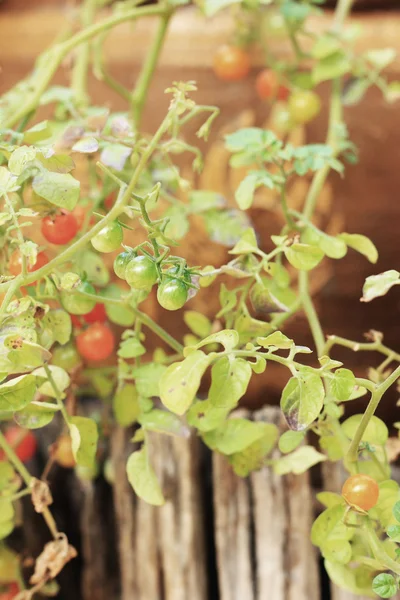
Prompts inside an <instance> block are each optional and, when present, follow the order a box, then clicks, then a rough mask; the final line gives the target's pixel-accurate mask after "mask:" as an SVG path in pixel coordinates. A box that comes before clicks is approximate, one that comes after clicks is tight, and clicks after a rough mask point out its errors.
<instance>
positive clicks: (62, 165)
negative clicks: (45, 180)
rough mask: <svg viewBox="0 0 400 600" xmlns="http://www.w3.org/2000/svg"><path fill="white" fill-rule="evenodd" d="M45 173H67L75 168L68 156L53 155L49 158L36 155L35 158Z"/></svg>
mask: <svg viewBox="0 0 400 600" xmlns="http://www.w3.org/2000/svg"><path fill="white" fill-rule="evenodd" d="M36 158H38V159H39V160H40V162H41V163H42V165H43V166H44V168H45V169H47V171H52V172H54V173H64V174H65V173H69V172H70V171H72V169H74V168H75V163H74V161H73V160H72V158H71V157H70V155H69V154H53V155H51V156H49V157H46V156H44V155H43V154H38V155H37V157H36Z"/></svg>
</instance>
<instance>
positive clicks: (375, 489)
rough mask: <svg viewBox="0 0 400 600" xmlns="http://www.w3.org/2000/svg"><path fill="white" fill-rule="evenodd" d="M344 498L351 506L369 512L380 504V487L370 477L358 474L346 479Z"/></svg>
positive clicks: (343, 490) (343, 491)
mask: <svg viewBox="0 0 400 600" xmlns="http://www.w3.org/2000/svg"><path fill="white" fill-rule="evenodd" d="M342 496H343V498H344V499H345V500H346V502H347V504H349V505H350V506H353V507H355V508H361V510H364V511H367V510H370V509H371V508H373V507H374V506H375V504H376V503H377V502H378V498H379V486H378V484H377V482H376V481H375V479H372V477H370V476H369V475H364V474H363V473H358V474H357V475H351V477H349V478H348V479H346V481H345V482H344V485H343V488H342Z"/></svg>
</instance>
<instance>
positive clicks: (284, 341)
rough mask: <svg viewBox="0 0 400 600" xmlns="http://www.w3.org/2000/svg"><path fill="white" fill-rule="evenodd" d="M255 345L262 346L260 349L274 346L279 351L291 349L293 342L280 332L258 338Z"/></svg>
mask: <svg viewBox="0 0 400 600" xmlns="http://www.w3.org/2000/svg"><path fill="white" fill-rule="evenodd" d="M257 344H259V345H260V346H262V348H268V347H269V346H275V348H278V349H280V350H284V349H288V348H292V347H293V346H294V342H293V340H291V339H290V338H288V337H287V336H286V335H285V334H284V333H282V332H281V331H274V333H271V335H268V336H267V337H259V338H257Z"/></svg>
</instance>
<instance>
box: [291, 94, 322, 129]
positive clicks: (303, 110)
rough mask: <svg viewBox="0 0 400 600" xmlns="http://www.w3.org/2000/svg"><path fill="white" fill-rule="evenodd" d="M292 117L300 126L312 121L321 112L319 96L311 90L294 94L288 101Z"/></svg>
mask: <svg viewBox="0 0 400 600" xmlns="http://www.w3.org/2000/svg"><path fill="white" fill-rule="evenodd" d="M288 105H289V112H290V116H291V117H292V119H293V121H295V123H298V124H303V123H308V122H309V121H312V120H313V119H314V118H315V117H316V116H317V115H318V113H319V112H320V110H321V100H320V97H319V96H318V94H316V93H315V92H313V91H311V90H298V91H297V92H293V93H292V94H291V96H290V98H289V101H288Z"/></svg>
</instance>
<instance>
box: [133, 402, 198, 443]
mask: <svg viewBox="0 0 400 600" xmlns="http://www.w3.org/2000/svg"><path fill="white" fill-rule="evenodd" d="M139 423H140V425H141V426H142V427H143V429H146V430H147V431H155V432H157V433H163V434H165V435H175V436H180V437H188V436H189V434H190V432H189V429H188V428H187V427H186V426H185V424H184V423H183V422H182V421H181V420H180V419H179V417H177V416H176V415H174V414H172V413H170V412H167V411H165V410H160V409H158V408H155V409H153V410H150V411H149V412H146V413H144V414H143V415H141V416H140V418H139Z"/></svg>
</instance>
